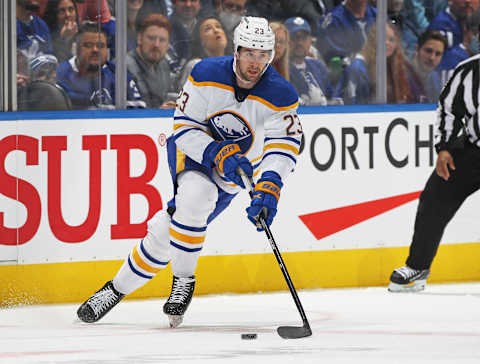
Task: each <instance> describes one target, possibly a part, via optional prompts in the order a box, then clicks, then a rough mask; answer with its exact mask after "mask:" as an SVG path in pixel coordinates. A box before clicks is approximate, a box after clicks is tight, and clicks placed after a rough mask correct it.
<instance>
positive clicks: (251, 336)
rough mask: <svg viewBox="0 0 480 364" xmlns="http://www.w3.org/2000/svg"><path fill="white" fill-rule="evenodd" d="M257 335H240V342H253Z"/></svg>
mask: <svg viewBox="0 0 480 364" xmlns="http://www.w3.org/2000/svg"><path fill="white" fill-rule="evenodd" d="M256 338H257V334H242V340H255V339H256Z"/></svg>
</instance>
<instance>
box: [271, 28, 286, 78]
mask: <svg viewBox="0 0 480 364" xmlns="http://www.w3.org/2000/svg"><path fill="white" fill-rule="evenodd" d="M270 28H272V30H273V31H274V33H275V56H274V58H273V61H272V66H273V67H274V68H275V69H276V70H277V72H278V73H280V74H281V75H282V77H283V78H284V79H286V80H287V81H290V72H289V71H288V69H289V68H288V67H289V66H288V55H289V48H288V44H289V42H290V37H289V35H288V30H287V27H286V26H285V25H283V23H280V22H272V23H270Z"/></svg>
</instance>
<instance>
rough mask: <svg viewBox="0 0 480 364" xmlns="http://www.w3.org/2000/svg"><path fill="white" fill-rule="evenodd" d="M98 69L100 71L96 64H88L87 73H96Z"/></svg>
mask: <svg viewBox="0 0 480 364" xmlns="http://www.w3.org/2000/svg"><path fill="white" fill-rule="evenodd" d="M99 69H100V66H99V65H98V64H96V63H90V64H89V65H88V66H87V72H98V70H99Z"/></svg>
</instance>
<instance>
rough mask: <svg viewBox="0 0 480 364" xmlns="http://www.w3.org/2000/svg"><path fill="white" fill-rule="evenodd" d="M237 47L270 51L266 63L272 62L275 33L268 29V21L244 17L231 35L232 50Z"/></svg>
mask: <svg viewBox="0 0 480 364" xmlns="http://www.w3.org/2000/svg"><path fill="white" fill-rule="evenodd" d="M239 47H245V48H253V49H261V50H266V51H271V52H272V53H271V57H270V60H269V61H268V63H270V62H272V60H273V56H274V53H275V33H274V32H273V31H272V28H270V25H269V24H268V20H267V19H265V18H258V17H253V16H244V17H243V18H242V20H240V24H238V25H237V27H236V28H235V31H234V33H233V49H234V51H235V53H237V52H238V48H239Z"/></svg>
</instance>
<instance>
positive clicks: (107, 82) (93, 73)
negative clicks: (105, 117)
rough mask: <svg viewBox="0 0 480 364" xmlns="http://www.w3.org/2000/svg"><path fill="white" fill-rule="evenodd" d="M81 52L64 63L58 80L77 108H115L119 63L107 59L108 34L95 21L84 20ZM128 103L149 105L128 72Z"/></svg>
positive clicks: (79, 36)
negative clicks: (116, 72) (116, 66)
mask: <svg viewBox="0 0 480 364" xmlns="http://www.w3.org/2000/svg"><path fill="white" fill-rule="evenodd" d="M76 44H77V55H76V56H74V57H72V58H71V59H69V60H68V61H64V62H62V63H60V65H59V66H58V69H57V82H58V84H59V85H60V86H62V87H63V88H64V89H65V91H66V92H67V94H68V96H69V97H70V99H71V101H72V104H73V106H74V108H80V109H90V108H102V109H113V108H114V105H115V65H114V64H113V63H111V62H107V52H108V48H107V37H106V35H105V33H104V31H103V30H100V32H99V29H98V26H97V24H95V23H90V22H88V23H85V24H83V25H82V26H81V27H80V29H79V31H78V33H77V36H76ZM127 107H128V108H139V107H145V102H144V101H142V99H141V96H140V93H139V92H138V89H137V86H136V84H135V81H134V80H133V79H132V78H131V77H130V75H128V74H127Z"/></svg>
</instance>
